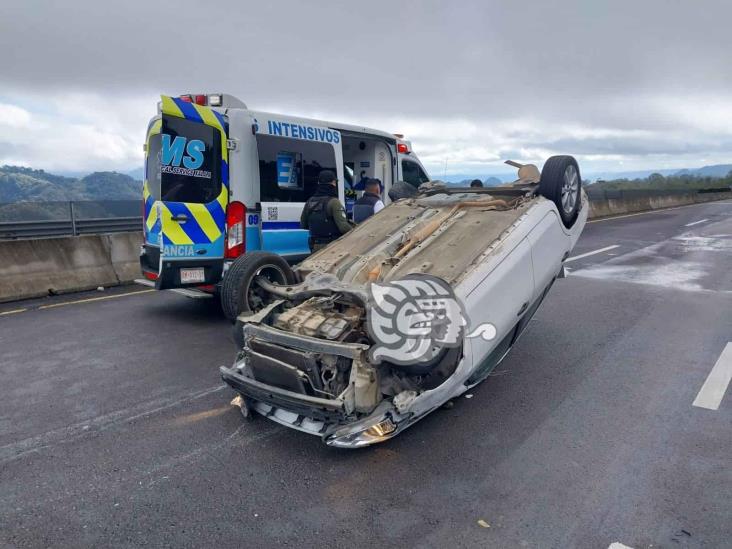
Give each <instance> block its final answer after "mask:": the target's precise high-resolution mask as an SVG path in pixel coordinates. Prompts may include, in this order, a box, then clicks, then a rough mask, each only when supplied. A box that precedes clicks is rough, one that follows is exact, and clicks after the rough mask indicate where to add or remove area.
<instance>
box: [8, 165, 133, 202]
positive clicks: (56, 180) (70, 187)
mask: <svg viewBox="0 0 732 549" xmlns="http://www.w3.org/2000/svg"><path fill="white" fill-rule="evenodd" d="M141 192H142V182H141V181H138V180H136V179H133V178H132V177H130V176H129V175H127V174H121V173H117V172H94V173H91V174H89V175H87V176H84V177H81V178H75V177H65V176H60V175H54V174H51V173H48V172H46V171H44V170H34V169H32V168H24V167H20V166H2V167H0V202H50V201H68V200H130V199H133V200H134V199H139V198H140V195H141Z"/></svg>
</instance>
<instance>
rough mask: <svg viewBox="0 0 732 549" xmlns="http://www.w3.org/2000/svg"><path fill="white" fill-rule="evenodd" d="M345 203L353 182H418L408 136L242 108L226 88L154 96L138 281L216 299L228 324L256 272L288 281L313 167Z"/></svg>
mask: <svg viewBox="0 0 732 549" xmlns="http://www.w3.org/2000/svg"><path fill="white" fill-rule="evenodd" d="M326 169H327V170H332V171H334V172H335V173H336V174H337V176H338V197H339V198H340V200H341V202H342V203H344V204H346V206H347V210H350V206H351V205H352V202H353V200H354V199H355V196H356V193H357V191H356V189H357V188H358V182H359V181H360V180H361V179H362V178H364V177H368V178H372V177H374V178H378V179H380V180H381V181H382V183H383V186H384V196H383V198H384V202H385V203H386V204H388V203H389V198H388V191H389V189H390V188H391V186H392V183H394V182H396V181H406V182H407V183H409V184H411V185H414V186H415V187H418V186H419V185H420V184H422V183H424V182H426V181H428V180H429V177H428V176H427V173H426V171H425V169H424V167H423V166H422V164H421V163H420V161H419V159H418V158H417V156H416V155H415V154H414V152H413V151H412V147H411V144H410V142H409V141H407V140H405V139H403V136H401V135H395V134H391V133H388V132H383V131H379V130H373V129H369V128H364V127H361V126H353V125H349V124H340V123H335V122H327V121H324V120H312V119H307V118H300V117H295V116H290V115H283V114H275V113H266V112H260V111H253V110H250V109H248V108H247V106H246V105H245V104H244V103H243V102H242V101H240V100H239V99H237V98H235V97H233V96H231V95H227V94H221V93H217V94H193V95H182V96H179V97H168V96H162V98H161V102H160V103H159V105H158V115H157V116H156V117H154V118H153V119H152V120H151V121H150V124H149V127H148V132H147V141H146V144H145V182H144V186H143V201H144V215H143V225H144V235H145V236H144V243H143V246H142V249H141V255H140V265H141V268H142V274H143V276H144V279H141V282H143V283H146V284H147V285H150V286H154V287H155V288H157V289H159V290H167V289H176V290H178V291H181V292H182V293H186V294H187V295H190V296H205V295H219V296H220V299H221V304H222V307H223V310H224V313H225V314H226V316H227V317H229V318H230V319H234V318H235V317H236V316H237V315H238V314H239V313H240V312H242V311H246V310H254V309H256V308H258V307H259V306H260V305H261V304H260V303H259V301H258V300H259V297H258V294H257V292H258V285H256V284H252V282H253V280H254V278H255V277H256V276H263V277H266V278H268V279H269V280H271V281H272V282H279V283H292V282H294V281H292V280H288V277H289V276H291V274H290V273H291V270H290V269H289V268H287V264H288V263H292V262H295V261H298V260H300V259H302V258H304V257H305V256H307V255H308V254H309V253H310V250H309V247H308V231H307V230H302V229H301V228H300V214H301V213H302V209H303V206H304V204H305V202H306V201H307V199H308V198H309V197H310V196H311V195H312V194H313V192H314V191H315V188H316V186H317V180H318V175H319V173H320V172H321V171H322V170H326Z"/></svg>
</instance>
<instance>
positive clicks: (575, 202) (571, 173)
mask: <svg viewBox="0 0 732 549" xmlns="http://www.w3.org/2000/svg"><path fill="white" fill-rule="evenodd" d="M539 194H541V195H542V196H543V197H545V198H548V199H549V200H551V201H552V202H554V204H555V205H556V206H557V210H559V215H560V216H561V217H562V223H564V226H565V227H567V228H569V227H571V226H572V225H574V222H575V220H576V219H577V214H578V213H579V209H580V203H581V202H582V178H581V177H580V171H579V166H578V165H577V161H576V160H575V159H574V157H572V156H551V157H549V159H548V160H547V161H546V163H545V164H544V167H543V168H542V170H541V179H540V181H539Z"/></svg>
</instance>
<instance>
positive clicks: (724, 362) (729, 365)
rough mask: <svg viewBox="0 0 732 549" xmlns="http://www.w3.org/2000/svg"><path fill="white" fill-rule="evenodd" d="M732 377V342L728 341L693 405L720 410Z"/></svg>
mask: <svg viewBox="0 0 732 549" xmlns="http://www.w3.org/2000/svg"><path fill="white" fill-rule="evenodd" d="M730 379H732V342H730V343H727V345H726V346H725V348H724V350H723V351H722V354H721V355H719V359H717V362H716V364H715V365H714V368H712V371H711V372H709V375H708V376H707V380H706V381H705V382H704V385H702V388H701V389H699V394H698V395H696V398H695V399H694V404H693V405H694V406H696V407H697V408H706V409H707V410H719V405H720V404H721V403H722V399H723V398H724V393H725V392H726V391H727V386H728V385H729V382H730Z"/></svg>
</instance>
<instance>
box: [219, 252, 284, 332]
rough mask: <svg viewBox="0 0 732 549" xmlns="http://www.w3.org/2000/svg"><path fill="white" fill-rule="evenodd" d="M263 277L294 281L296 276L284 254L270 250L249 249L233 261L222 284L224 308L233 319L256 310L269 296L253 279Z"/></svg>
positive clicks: (280, 281) (282, 281)
mask: <svg viewBox="0 0 732 549" xmlns="http://www.w3.org/2000/svg"><path fill="white" fill-rule="evenodd" d="M258 276H263V277H265V278H266V279H268V280H269V281H270V282H273V283H275V284H293V283H294V282H295V275H294V273H293V272H292V269H291V268H290V265H289V264H288V263H287V261H285V260H284V259H283V258H282V257H280V256H279V255H276V254H271V253H269V252H249V253H246V254H244V255H243V256H241V257H239V258H238V259H236V261H234V263H232V265H231V267H229V270H228V271H227V273H226V275H225V276H224V280H223V283H222V284H221V308H222V309H223V311H224V316H226V318H228V319H229V320H231V321H232V322H234V321H235V320H236V317H237V316H239V315H240V314H241V313H247V312H251V313H253V312H257V311H258V310H260V309H261V308H262V307H264V306H265V305H266V304H267V301H268V296H267V295H266V292H265V291H264V290H262V289H261V288H260V287H259V286H257V284H255V283H254V279H255V278H256V277H258Z"/></svg>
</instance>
